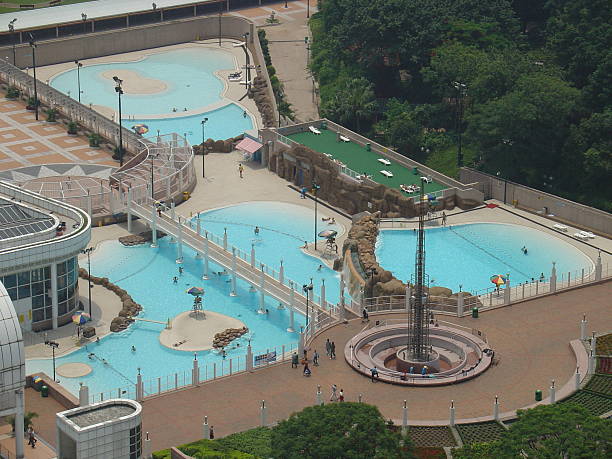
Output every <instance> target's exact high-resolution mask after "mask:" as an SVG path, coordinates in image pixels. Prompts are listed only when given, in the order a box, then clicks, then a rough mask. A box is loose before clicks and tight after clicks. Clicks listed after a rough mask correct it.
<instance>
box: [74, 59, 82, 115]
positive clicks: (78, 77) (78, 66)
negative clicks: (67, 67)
mask: <svg viewBox="0 0 612 459" xmlns="http://www.w3.org/2000/svg"><path fill="white" fill-rule="evenodd" d="M74 63H75V64H76V66H77V85H78V91H79V104H80V103H81V67H83V64H81V63H80V62H79V61H78V60H75V61H74Z"/></svg>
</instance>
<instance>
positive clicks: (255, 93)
mask: <svg viewBox="0 0 612 459" xmlns="http://www.w3.org/2000/svg"><path fill="white" fill-rule="evenodd" d="M249 97H250V98H251V99H253V100H254V101H255V105H256V106H257V109H258V110H259V114H260V115H261V119H262V121H263V125H264V127H272V126H276V116H275V113H274V105H273V104H272V101H271V100H270V95H269V93H268V89H267V84H266V80H265V79H263V78H262V77H261V76H259V75H257V76H256V77H255V78H254V79H253V84H252V85H251V90H250V92H249Z"/></svg>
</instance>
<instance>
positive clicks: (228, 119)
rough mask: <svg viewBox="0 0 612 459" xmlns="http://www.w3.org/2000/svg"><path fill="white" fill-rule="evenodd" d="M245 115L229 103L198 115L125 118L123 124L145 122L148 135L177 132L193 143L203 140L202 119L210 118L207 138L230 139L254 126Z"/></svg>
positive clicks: (130, 124)
mask: <svg viewBox="0 0 612 459" xmlns="http://www.w3.org/2000/svg"><path fill="white" fill-rule="evenodd" d="M243 115H244V109H243V108H242V107H239V106H238V105H236V104H228V105H226V106H224V107H221V108H218V109H216V110H212V111H210V112H206V113H203V114H198V115H191V116H181V117H176V118H163V119H144V118H143V119H139V120H130V121H128V120H123V123H122V124H123V125H124V126H125V127H127V128H129V129H131V128H132V126H134V125H136V124H140V123H142V124H145V125H146V126H147V127H148V128H149V133H148V134H147V135H151V134H153V135H155V134H156V133H157V131H158V130H159V131H160V133H170V132H176V133H177V134H179V135H184V136H185V138H186V139H187V141H188V142H189V143H190V144H191V145H196V144H200V143H201V142H202V119H203V118H204V117H207V118H208V121H207V122H206V125H205V130H204V136H205V138H206V139H208V138H213V139H215V140H219V139H229V138H230V137H235V136H237V135H239V134H242V133H243V132H244V131H248V130H249V129H252V128H253V123H252V121H251V118H250V117H249V116H247V117H246V118H245V117H244V116H243Z"/></svg>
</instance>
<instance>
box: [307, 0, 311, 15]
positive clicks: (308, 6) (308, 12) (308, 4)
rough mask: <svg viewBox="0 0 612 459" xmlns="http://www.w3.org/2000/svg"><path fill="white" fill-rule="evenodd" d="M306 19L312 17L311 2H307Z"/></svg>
mask: <svg viewBox="0 0 612 459" xmlns="http://www.w3.org/2000/svg"><path fill="white" fill-rule="evenodd" d="M306 17H307V18H309V17H310V0H306Z"/></svg>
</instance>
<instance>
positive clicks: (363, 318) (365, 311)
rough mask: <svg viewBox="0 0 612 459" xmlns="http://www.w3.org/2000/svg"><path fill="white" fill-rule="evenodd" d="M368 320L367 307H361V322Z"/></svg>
mask: <svg viewBox="0 0 612 459" xmlns="http://www.w3.org/2000/svg"><path fill="white" fill-rule="evenodd" d="M368 320H370V315H369V314H368V309H367V308H363V312H362V319H361V321H362V322H367V321H368Z"/></svg>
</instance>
